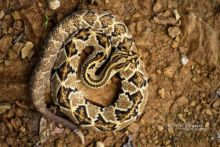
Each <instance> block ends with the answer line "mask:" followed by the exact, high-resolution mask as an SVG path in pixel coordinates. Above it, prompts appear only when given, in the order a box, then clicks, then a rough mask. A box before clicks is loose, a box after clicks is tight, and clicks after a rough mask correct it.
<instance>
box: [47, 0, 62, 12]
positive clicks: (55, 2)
mask: <svg viewBox="0 0 220 147" xmlns="http://www.w3.org/2000/svg"><path fill="white" fill-rule="evenodd" d="M48 7H49V8H50V9H51V10H56V9H58V8H59V7H60V1H59V0H48Z"/></svg>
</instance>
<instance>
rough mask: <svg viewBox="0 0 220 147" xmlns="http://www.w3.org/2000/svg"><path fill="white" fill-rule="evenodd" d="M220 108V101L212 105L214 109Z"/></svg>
mask: <svg viewBox="0 0 220 147" xmlns="http://www.w3.org/2000/svg"><path fill="white" fill-rule="evenodd" d="M219 106H220V100H216V101H215V102H214V103H213V104H212V107H213V108H214V109H216V108H218V107H219Z"/></svg>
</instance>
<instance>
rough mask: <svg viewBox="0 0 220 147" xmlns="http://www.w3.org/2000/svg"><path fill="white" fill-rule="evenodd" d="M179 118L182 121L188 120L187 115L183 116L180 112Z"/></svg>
mask: <svg viewBox="0 0 220 147" xmlns="http://www.w3.org/2000/svg"><path fill="white" fill-rule="evenodd" d="M178 118H179V119H180V120H181V121H182V122H184V123H185V122H186V119H185V117H184V116H183V114H178Z"/></svg>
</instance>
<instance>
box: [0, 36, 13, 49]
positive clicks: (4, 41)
mask: <svg viewBox="0 0 220 147" xmlns="http://www.w3.org/2000/svg"><path fill="white" fill-rule="evenodd" d="M11 45H12V36H10V35H5V36H3V37H2V38H1V39H0V51H1V52H4V53H5V52H6V49H8V48H9V47H10V46H11Z"/></svg>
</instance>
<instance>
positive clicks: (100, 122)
mask: <svg viewBox="0 0 220 147" xmlns="http://www.w3.org/2000/svg"><path fill="white" fill-rule="evenodd" d="M97 118H98V119H97V120H96V121H95V126H96V127H97V128H98V129H99V130H101V131H114V130H115V129H116V124H114V123H110V122H105V120H104V119H103V118H102V116H101V115H99V116H98V117H97Z"/></svg>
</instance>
